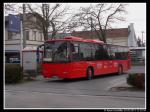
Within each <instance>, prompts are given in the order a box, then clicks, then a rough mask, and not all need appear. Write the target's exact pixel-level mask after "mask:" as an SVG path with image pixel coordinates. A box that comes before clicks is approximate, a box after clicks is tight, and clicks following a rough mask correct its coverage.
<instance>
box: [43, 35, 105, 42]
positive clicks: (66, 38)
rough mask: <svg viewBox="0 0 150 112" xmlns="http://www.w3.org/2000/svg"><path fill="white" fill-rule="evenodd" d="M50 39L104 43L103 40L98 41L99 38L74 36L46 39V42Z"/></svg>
mask: <svg viewBox="0 0 150 112" xmlns="http://www.w3.org/2000/svg"><path fill="white" fill-rule="evenodd" d="M51 41H79V42H90V43H99V44H104V42H103V41H100V40H93V39H82V38H80V37H74V36H68V37H64V38H63V39H55V40H47V41H46V42H51Z"/></svg>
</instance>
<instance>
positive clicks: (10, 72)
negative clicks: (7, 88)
mask: <svg viewBox="0 0 150 112" xmlns="http://www.w3.org/2000/svg"><path fill="white" fill-rule="evenodd" d="M22 79H23V72H22V68H21V66H20V64H6V65H5V83H18V82H20V81H22Z"/></svg>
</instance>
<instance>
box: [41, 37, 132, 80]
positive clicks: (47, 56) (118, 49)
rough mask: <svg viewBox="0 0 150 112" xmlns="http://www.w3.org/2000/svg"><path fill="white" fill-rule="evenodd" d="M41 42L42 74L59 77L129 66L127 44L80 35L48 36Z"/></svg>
mask: <svg viewBox="0 0 150 112" xmlns="http://www.w3.org/2000/svg"><path fill="white" fill-rule="evenodd" d="M42 46H43V48H44V49H43V50H44V52H43V59H42V62H41V64H42V75H43V76H44V78H51V77H53V76H57V77H59V78H61V79H64V78H65V79H66V78H67V79H72V78H81V77H85V78H87V79H89V80H90V79H92V78H93V77H94V76H98V75H104V74H110V73H118V74H122V73H123V72H124V71H127V70H129V69H130V67H131V59H130V52H129V48H128V47H127V46H119V45H111V44H105V43H103V42H102V41H97V40H90V39H87V40H84V39H82V38H79V37H73V36H70V37H65V38H64V39H57V40H48V41H46V42H45V43H44V44H43V45H41V46H39V47H38V50H39V49H40V48H41V47H42Z"/></svg>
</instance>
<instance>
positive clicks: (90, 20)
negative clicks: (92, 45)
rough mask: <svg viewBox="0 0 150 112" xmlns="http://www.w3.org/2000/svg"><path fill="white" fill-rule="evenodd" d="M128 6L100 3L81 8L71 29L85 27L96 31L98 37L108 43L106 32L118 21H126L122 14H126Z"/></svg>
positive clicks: (74, 17)
mask: <svg viewBox="0 0 150 112" xmlns="http://www.w3.org/2000/svg"><path fill="white" fill-rule="evenodd" d="M126 5H127V4H108V3H99V4H96V5H90V6H89V7H81V8H80V10H79V13H77V14H75V15H74V16H73V19H72V21H73V22H72V23H71V24H70V27H72V28H74V27H81V26H82V27H83V28H84V30H89V29H91V31H95V33H96V35H97V37H98V38H99V39H100V40H102V41H104V42H105V43H106V37H107V36H106V33H107V32H106V30H107V29H108V28H111V24H112V23H114V22H117V21H125V18H124V17H123V16H122V15H121V14H125V13H126V9H125V7H126Z"/></svg>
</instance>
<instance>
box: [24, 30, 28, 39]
mask: <svg viewBox="0 0 150 112" xmlns="http://www.w3.org/2000/svg"><path fill="white" fill-rule="evenodd" d="M25 38H26V40H29V31H28V30H26V31H25Z"/></svg>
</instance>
